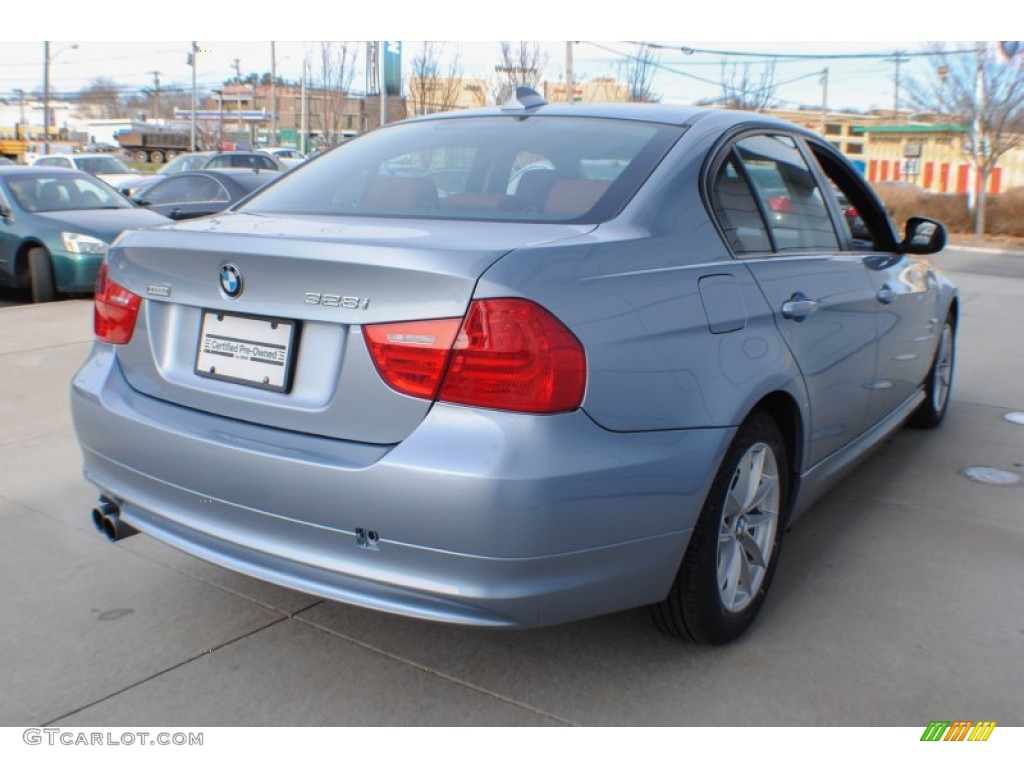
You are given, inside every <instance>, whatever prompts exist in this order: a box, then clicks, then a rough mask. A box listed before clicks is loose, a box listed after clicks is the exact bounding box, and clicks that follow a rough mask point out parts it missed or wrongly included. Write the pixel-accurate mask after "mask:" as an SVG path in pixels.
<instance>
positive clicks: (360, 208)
mask: <svg viewBox="0 0 1024 768" xmlns="http://www.w3.org/2000/svg"><path fill="white" fill-rule="evenodd" d="M682 133H683V128H682V127H679V126H669V125H663V124H659V123H648V122H639V121H631V120H613V119H601V118H589V117H545V116H540V115H536V116H531V117H528V118H525V119H524V118H523V117H522V116H509V117H504V116H502V117H467V118H451V119H441V120H428V121H422V122H410V123H401V124H398V125H395V126H392V127H389V128H386V129H384V130H379V131H375V132H373V133H369V134H367V135H365V136H362V137H360V138H359V139H358V140H355V141H350V142H347V143H346V144H344V145H342V146H341V147H338V148H337V149H335V150H333V151H331V152H329V153H328V154H326V155H323V156H321V157H320V158H317V159H316V160H314V161H312V162H309V163H307V164H305V165H303V166H300V167H299V168H298V169H297V170H295V171H293V172H292V173H291V174H290V175H289V176H288V177H286V178H284V179H282V180H281V181H280V182H279V183H277V184H275V185H274V186H273V187H270V188H268V189H267V190H265V191H264V192H261V193H259V194H258V195H257V196H256V197H255V198H253V199H252V200H251V201H250V202H248V203H246V204H245V205H244V206H242V210H244V211H246V212H249V213H306V214H328V215H339V216H387V217H428V218H445V219H487V220H492V221H559V222H573V223H597V222H601V221H605V220H607V219H609V218H611V217H612V216H614V215H616V214H617V213H618V212H619V211H620V210H621V209H622V207H623V206H624V205H625V204H626V203H627V202H628V201H629V199H630V198H631V197H632V196H633V194H634V193H635V192H636V191H637V189H638V188H639V187H640V185H641V184H642V183H643V182H644V180H645V179H646V178H647V176H648V175H649V174H650V173H651V171H652V170H653V169H654V167H655V166H656V165H657V164H658V162H659V161H660V160H661V158H662V157H663V156H664V155H665V153H666V152H667V151H668V149H669V148H670V147H671V146H672V144H673V143H674V142H675V141H676V140H677V139H678V138H679V137H680V136H681V135H682Z"/></svg>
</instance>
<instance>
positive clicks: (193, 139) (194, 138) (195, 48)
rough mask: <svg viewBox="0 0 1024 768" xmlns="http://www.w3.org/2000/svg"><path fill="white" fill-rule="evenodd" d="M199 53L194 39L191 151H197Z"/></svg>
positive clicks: (190, 55) (191, 62)
mask: <svg viewBox="0 0 1024 768" xmlns="http://www.w3.org/2000/svg"><path fill="white" fill-rule="evenodd" d="M197 53H199V46H197V45H196V41H195V40H193V41H192V52H191V53H190V54H189V55H188V63H189V64H191V65H192V121H191V123H192V125H191V129H192V131H191V132H192V138H191V140H190V142H189V145H188V146H189V152H195V151H196V54H197Z"/></svg>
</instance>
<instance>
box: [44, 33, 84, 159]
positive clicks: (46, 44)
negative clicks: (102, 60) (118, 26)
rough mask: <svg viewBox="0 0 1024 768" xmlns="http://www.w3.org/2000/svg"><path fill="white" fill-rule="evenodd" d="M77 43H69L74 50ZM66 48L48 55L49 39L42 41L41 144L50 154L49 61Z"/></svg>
mask: <svg viewBox="0 0 1024 768" xmlns="http://www.w3.org/2000/svg"><path fill="white" fill-rule="evenodd" d="M77 47H78V43H73V44H72V45H69V46H68V48H71V49H72V50H74V49H75V48H77ZM66 50H67V48H61V49H60V50H59V51H57V52H56V53H55V54H53V55H52V56H51V55H50V41H49V40H47V41H45V42H44V43H43V146H44V147H45V149H46V154H47V155H48V154H50V62H51V61H53V60H54V59H55V58H57V57H58V56H60V54H61V53H63V52H64V51H66Z"/></svg>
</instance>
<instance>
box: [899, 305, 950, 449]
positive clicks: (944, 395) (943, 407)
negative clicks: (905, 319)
mask: <svg viewBox="0 0 1024 768" xmlns="http://www.w3.org/2000/svg"><path fill="white" fill-rule="evenodd" d="M955 363H956V330H955V329H954V328H953V320H952V318H951V317H947V318H946V322H945V324H944V325H943V326H942V334H941V335H940V336H939V344H938V347H936V349H935V359H934V360H933V361H932V367H931V370H930V371H929V372H928V378H927V379H926V380H925V384H924V393H925V395H926V398H925V401H924V402H923V403H921V404H920V405H919V406H917V410H915V411H914V412H913V413H912V414H911V415H910V419H908V420H907V423H908V424H909V425H910V426H912V427H917V428H918V429H933V428H935V427H937V426H939V424H941V423H942V420H943V419H944V418H946V411H948V410H949V395H950V393H951V392H952V390H953V368H954V364H955Z"/></svg>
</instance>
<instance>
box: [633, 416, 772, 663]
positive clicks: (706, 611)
mask: <svg viewBox="0 0 1024 768" xmlns="http://www.w3.org/2000/svg"><path fill="white" fill-rule="evenodd" d="M788 467H789V464H788V461H787V457H786V450H785V447H784V446H783V442H782V436H781V434H780V433H779V428H778V426H777V425H776V423H775V420H774V419H772V418H771V417H770V416H769V415H768V414H766V413H764V412H761V411H754V412H753V413H752V414H751V415H750V416H749V417H748V418H747V420H746V421H745V422H744V423H743V425H742V426H741V427H740V429H739V432H737V434H736V437H735V438H734V439H733V441H732V444H731V445H730V446H729V450H728V451H727V452H726V454H725V458H724V459H723V460H722V464H721V466H720V467H719V470H718V474H717V475H716V476H715V480H714V483H713V484H712V486H711V491H710V492H709V493H708V498H707V500H706V501H705V503H704V508H703V509H702V510H701V514H700V517H699V518H698V520H697V525H696V526H695V528H694V531H693V535H692V537H691V538H690V544H689V547H687V551H686V555H685V557H684V558H683V563H682V565H681V566H680V568H679V574H678V575H677V576H676V581H675V584H674V585H673V586H672V590H671V591H670V592H669V595H668V597H667V598H666V599H665V601H664V602H662V603H659V604H657V605H655V606H653V607H652V613H653V616H654V620H655V623H656V624H657V625H658V627H659V628H660V629H661V630H662V631H663V632H665V633H666V634H669V635H672V636H674V637H681V638H687V639H690V640H694V641H696V642H700V643H712V644H721V643H727V642H729V641H730V640H733V639H735V638H737V637H739V636H740V635H741V634H743V632H744V631H745V630H746V628H747V627H748V626H749V625H750V623H751V622H752V621H753V620H754V618H755V617H756V616H757V613H758V611H759V610H760V609H761V605H762V603H763V602H764V598H765V594H766V593H767V591H768V586H769V584H770V583H771V579H772V575H773V573H774V571H775V566H776V564H777V562H778V556H779V545H780V539H781V536H782V530H783V528H784V527H785V515H786V511H787V509H788V506H787V505H788V498H789V494H788V491H789V482H788V472H789V468H788Z"/></svg>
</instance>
